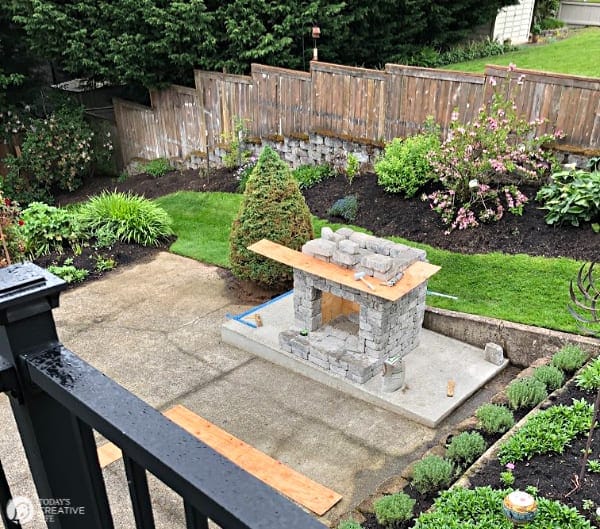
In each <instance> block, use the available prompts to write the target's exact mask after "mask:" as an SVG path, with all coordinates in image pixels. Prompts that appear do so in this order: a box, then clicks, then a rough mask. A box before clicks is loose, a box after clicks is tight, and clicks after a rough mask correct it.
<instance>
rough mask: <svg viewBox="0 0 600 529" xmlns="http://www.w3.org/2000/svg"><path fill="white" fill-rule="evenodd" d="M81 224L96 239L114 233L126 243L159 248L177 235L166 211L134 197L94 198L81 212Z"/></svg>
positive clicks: (131, 195)
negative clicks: (98, 236) (167, 239)
mask: <svg viewBox="0 0 600 529" xmlns="http://www.w3.org/2000/svg"><path fill="white" fill-rule="evenodd" d="M79 220H80V222H81V225H82V226H83V229H84V230H87V231H88V232H89V233H90V235H91V236H92V237H95V236H96V233H102V234H103V236H106V233H108V232H110V233H112V234H113V235H114V237H116V239H118V240H120V241H122V242H127V243H132V242H133V243H137V244H141V245H142V246H156V245H158V244H159V243H160V241H161V240H163V239H165V238H167V237H169V236H170V235H172V234H173V230H172V228H171V218H170V217H169V215H168V213H167V212H166V211H165V210H164V209H162V208H161V207H160V206H157V205H156V204H154V203H153V202H151V201H150V200H148V199H146V198H144V197H140V196H137V195H133V194H131V193H118V192H112V193H108V192H106V191H104V192H103V193H102V194H100V195H98V196H95V197H92V198H90V199H89V200H88V201H87V202H85V203H84V204H83V205H82V206H81V208H80V209H79Z"/></svg>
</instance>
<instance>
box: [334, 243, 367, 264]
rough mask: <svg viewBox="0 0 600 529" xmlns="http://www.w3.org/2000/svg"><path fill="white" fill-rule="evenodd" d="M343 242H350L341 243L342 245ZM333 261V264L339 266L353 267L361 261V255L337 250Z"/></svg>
mask: <svg viewBox="0 0 600 529" xmlns="http://www.w3.org/2000/svg"><path fill="white" fill-rule="evenodd" d="M343 242H350V241H341V242H340V244H342V243H343ZM331 260H332V262H334V263H337V264H339V265H344V266H348V267H353V266H354V265H356V264H357V263H358V261H359V260H360V255H359V254H357V253H346V252H344V251H342V250H336V251H335V252H333V256H332V258H331Z"/></svg>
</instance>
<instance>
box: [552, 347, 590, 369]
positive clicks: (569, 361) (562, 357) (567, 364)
mask: <svg viewBox="0 0 600 529" xmlns="http://www.w3.org/2000/svg"><path fill="white" fill-rule="evenodd" d="M587 357H588V355H587V353H586V352H584V351H583V350H582V349H581V348H580V347H578V346H577V345H571V344H569V345H565V346H564V347H563V348H562V349H560V350H559V351H557V352H556V353H554V355H553V356H552V360H551V362H550V365H553V366H554V367H558V369H560V370H561V371H562V372H563V373H567V374H571V373H574V372H575V371H577V370H578V369H579V368H580V367H581V366H582V365H583V364H584V363H585V361H586V360H587Z"/></svg>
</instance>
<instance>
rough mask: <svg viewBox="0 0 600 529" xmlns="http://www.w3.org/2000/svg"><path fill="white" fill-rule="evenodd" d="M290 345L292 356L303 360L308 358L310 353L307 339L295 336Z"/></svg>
mask: <svg viewBox="0 0 600 529" xmlns="http://www.w3.org/2000/svg"><path fill="white" fill-rule="evenodd" d="M290 345H291V346H292V354H294V355H296V356H299V357H300V358H303V359H304V360H306V359H307V358H308V353H309V351H310V344H309V340H308V337H306V336H296V338H294V339H292V340H291V342H290Z"/></svg>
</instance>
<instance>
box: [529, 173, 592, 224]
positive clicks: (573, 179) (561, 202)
mask: <svg viewBox="0 0 600 529" xmlns="http://www.w3.org/2000/svg"><path fill="white" fill-rule="evenodd" d="M536 200H537V201H538V202H540V203H541V204H542V206H541V209H543V210H546V212H547V213H546V216H545V219H546V222H547V223H548V224H571V225H572V226H579V224H580V223H582V222H594V221H600V171H592V172H589V171H584V170H574V171H559V172H557V173H554V174H553V175H552V181H551V182H550V183H549V184H547V185H545V186H543V187H542V188H541V189H540V190H539V191H538V193H537V195H536Z"/></svg>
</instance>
